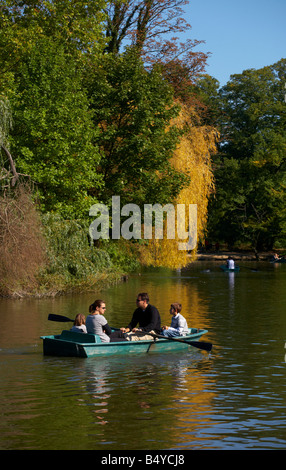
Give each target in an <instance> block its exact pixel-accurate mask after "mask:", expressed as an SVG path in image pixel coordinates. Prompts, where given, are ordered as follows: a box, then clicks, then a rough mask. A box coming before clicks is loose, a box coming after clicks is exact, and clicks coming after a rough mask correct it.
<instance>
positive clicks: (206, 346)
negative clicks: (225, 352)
mask: <svg viewBox="0 0 286 470" xmlns="http://www.w3.org/2000/svg"><path fill="white" fill-rule="evenodd" d="M188 343H189V344H190V345H191V346H194V347H195V348H198V349H203V350H204V351H211V350H212V347H213V345H212V343H207V342H206V341H188Z"/></svg>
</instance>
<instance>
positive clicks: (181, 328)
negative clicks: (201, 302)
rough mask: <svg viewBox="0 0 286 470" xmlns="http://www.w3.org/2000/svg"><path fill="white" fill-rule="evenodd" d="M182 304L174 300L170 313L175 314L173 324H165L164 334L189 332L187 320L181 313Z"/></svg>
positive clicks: (175, 334)
mask: <svg viewBox="0 0 286 470" xmlns="http://www.w3.org/2000/svg"><path fill="white" fill-rule="evenodd" d="M181 310H182V305H181V304H179V303H178V302H174V303H173V304H171V307H170V314H171V315H172V316H173V318H172V321H171V326H163V327H162V334H163V335H164V336H169V337H172V336H186V335H187V334H188V333H189V328H188V324H187V320H186V319H185V317H183V315H181V313H180V312H181Z"/></svg>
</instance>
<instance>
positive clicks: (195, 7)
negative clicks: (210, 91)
mask: <svg viewBox="0 0 286 470" xmlns="http://www.w3.org/2000/svg"><path fill="white" fill-rule="evenodd" d="M184 11H185V16H184V18H185V20H186V21H187V22H188V23H190V24H191V26H192V30H191V32H190V33H189V34H188V37H191V38H192V39H198V40H204V41H205V44H204V45H199V46H198V47H197V48H196V49H195V50H201V51H203V52H211V53H212V55H211V56H210V57H209V59H208V66H207V68H206V72H207V73H208V74H209V75H212V76H213V77H215V78H216V79H217V80H218V81H219V82H220V85H221V86H223V85H225V84H226V82H227V81H228V80H229V78H230V75H232V74H236V73H238V74H239V73H242V72H243V70H246V69H250V68H253V69H259V68H262V67H265V66H267V65H272V64H274V63H275V62H278V60H280V59H282V58H286V0H238V1H234V0H189V5H186V6H185V7H184Z"/></svg>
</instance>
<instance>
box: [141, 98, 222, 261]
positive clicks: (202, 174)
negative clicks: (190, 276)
mask: <svg viewBox="0 0 286 470" xmlns="http://www.w3.org/2000/svg"><path fill="white" fill-rule="evenodd" d="M199 121H200V120H199V116H198V114H197V113H196V112H195V110H194V109H193V110H192V112H191V110H190V109H187V108H186V107H185V106H182V110H181V113H180V115H179V116H178V117H177V118H176V123H177V125H179V127H180V128H184V129H185V131H184V134H183V135H182V137H181V139H180V142H179V144H178V146H177V148H176V150H175V152H174V155H173V158H172V165H173V166H174V168H175V169H180V170H181V171H184V173H185V175H186V176H187V177H188V181H189V182H188V184H187V185H186V186H185V187H184V188H183V189H181V191H180V192H179V194H178V196H177V197H176V199H175V201H174V203H175V205H176V204H184V206H185V208H187V209H186V210H185V227H184V228H183V230H186V231H188V228H189V224H190V223H191V221H189V217H188V214H189V212H188V207H189V204H196V205H197V237H198V240H199V239H201V238H203V237H204V233H205V230H206V224H207V213H208V201H209V197H210V194H211V192H212V191H213V189H214V179H213V173H212V169H211V156H212V154H213V153H214V152H215V151H216V142H217V137H218V134H217V131H216V130H215V129H214V128H213V127H209V126H205V125H203V124H200V122H199ZM177 228H178V227H177ZM180 241H181V242H182V240H180ZM184 241H188V240H184ZM178 242H179V237H178V235H177V236H176V238H175V239H168V238H167V234H166V222H165V233H164V238H163V240H155V239H154V240H152V241H151V242H150V243H148V245H146V246H143V247H142V249H141V252H142V259H143V263H144V264H150V265H155V266H166V267H170V268H181V267H183V266H185V265H186V264H187V263H188V262H190V260H191V258H190V257H189V256H188V252H187V251H186V250H181V251H179V250H178ZM192 254H193V255H194V253H192Z"/></svg>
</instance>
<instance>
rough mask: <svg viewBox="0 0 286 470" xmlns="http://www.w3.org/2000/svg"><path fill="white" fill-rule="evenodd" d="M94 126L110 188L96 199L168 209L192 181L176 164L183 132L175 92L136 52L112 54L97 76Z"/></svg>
mask: <svg viewBox="0 0 286 470" xmlns="http://www.w3.org/2000/svg"><path fill="white" fill-rule="evenodd" d="M91 100H92V103H93V111H94V122H95V125H96V127H98V129H99V130H100V133H99V135H98V137H97V139H96V143H97V144H98V146H99V147H100V149H101V152H102V153H101V161H100V166H99V168H98V171H99V172H100V174H101V176H102V180H103V182H104V186H103V187H102V191H100V190H99V191H98V190H97V189H96V190H95V192H94V194H95V195H96V197H97V198H98V199H100V200H103V201H107V200H108V199H109V198H110V197H111V196H112V195H119V196H121V198H122V202H123V203H126V202H133V203H136V204H142V203H155V202H158V203H165V202H170V201H172V200H173V199H174V197H175V195H176V194H178V192H179V190H180V188H181V185H182V184H183V182H185V181H186V177H185V176H184V175H183V173H181V172H179V171H176V170H175V169H174V167H173V166H172V165H171V163H170V159H171V157H172V155H173V152H174V149H175V148H176V144H177V143H178V138H179V135H180V134H181V131H180V130H179V129H178V127H177V126H176V125H175V124H173V123H172V122H171V121H172V119H173V118H174V117H176V116H177V115H178V112H179V106H177V105H175V104H174V101H173V93H172V89H171V87H170V86H169V85H168V83H167V82H166V81H164V80H163V78H162V75H161V73H160V70H159V69H158V68H156V67H154V68H153V69H152V71H150V72H148V71H146V69H145V68H144V65H143V62H142V60H141V59H140V58H139V57H138V55H137V54H136V53H134V51H132V50H131V51H127V52H125V53H123V54H121V55H114V54H108V55H106V56H105V57H104V60H103V61H102V63H101V66H100V67H98V69H97V70H95V72H94V75H93V84H92V88H91Z"/></svg>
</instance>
